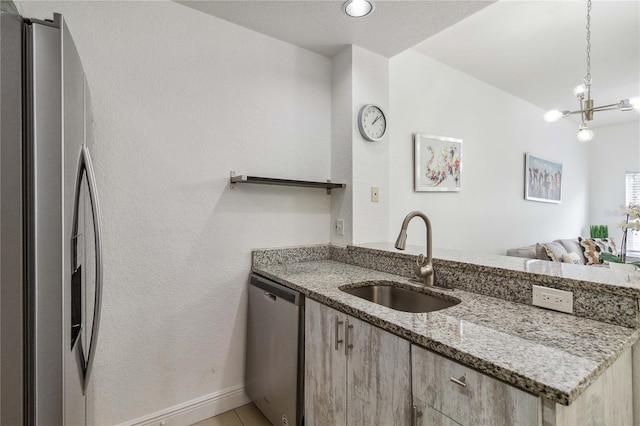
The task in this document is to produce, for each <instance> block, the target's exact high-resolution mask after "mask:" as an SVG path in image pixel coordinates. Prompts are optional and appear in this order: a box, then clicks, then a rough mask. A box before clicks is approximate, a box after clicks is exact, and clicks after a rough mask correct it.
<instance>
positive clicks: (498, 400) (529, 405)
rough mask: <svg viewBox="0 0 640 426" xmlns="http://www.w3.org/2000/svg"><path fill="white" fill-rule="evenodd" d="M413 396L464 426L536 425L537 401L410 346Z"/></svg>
mask: <svg viewBox="0 0 640 426" xmlns="http://www.w3.org/2000/svg"><path fill="white" fill-rule="evenodd" d="M411 358H412V364H413V372H412V376H413V380H412V383H413V384H412V386H413V395H414V397H415V398H418V399H420V400H422V401H424V402H425V403H426V404H427V405H428V406H430V407H433V408H434V409H436V410H437V411H440V412H441V413H443V414H444V415H446V416H447V417H450V418H451V419H453V420H455V421H456V422H458V423H460V424H462V425H480V424H487V425H488V424H509V425H531V424H537V421H538V420H537V419H538V398H537V397H535V396H533V395H531V394H529V393H527V392H524V391H521V390H519V389H516V388H515V387H513V386H510V385H508V384H506V383H503V382H501V381H500V380H496V379H493V378H491V377H489V376H486V375H484V374H482V373H479V372H477V371H475V370H472V369H470V368H468V367H465V366H463V365H461V364H458V363H457V362H454V361H451V360H449V359H447V358H445V357H442V356H440V355H437V354H435V353H434V352H431V351H428V350H426V349H423V348H421V347H418V346H415V345H412V346H411Z"/></svg>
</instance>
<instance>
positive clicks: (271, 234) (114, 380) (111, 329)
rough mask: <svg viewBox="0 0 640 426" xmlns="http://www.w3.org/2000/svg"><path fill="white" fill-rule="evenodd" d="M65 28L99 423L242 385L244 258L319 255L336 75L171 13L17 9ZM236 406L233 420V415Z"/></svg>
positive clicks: (174, 9) (72, 6)
mask: <svg viewBox="0 0 640 426" xmlns="http://www.w3.org/2000/svg"><path fill="white" fill-rule="evenodd" d="M18 7H19V9H20V11H21V13H22V14H23V15H24V16H26V17H35V18H51V17H52V13H53V12H61V13H63V14H64V16H65V19H66V21H67V23H68V26H69V28H70V30H71V33H72V34H73V36H74V39H75V41H76V44H77V46H78V50H79V52H80V56H81V58H82V61H83V63H84V66H85V70H86V73H87V79H88V82H89V85H90V87H91V90H92V96H93V104H94V111H95V134H96V138H97V140H96V145H95V147H94V150H93V154H94V155H93V156H94V161H95V168H96V173H97V175H98V176H97V177H98V179H97V186H98V190H99V196H100V202H101V204H102V213H103V224H102V226H103V233H104V236H105V238H104V255H105V264H104V270H105V276H104V278H105V289H104V307H103V310H102V315H103V320H102V323H101V330H100V332H101V334H100V340H99V344H98V352H97V358H96V365H95V369H94V389H93V392H94V394H95V398H94V401H95V407H94V409H93V413H92V414H93V418H94V422H95V424H98V425H109V424H116V423H119V422H123V421H127V420H131V419H136V418H140V417H141V416H145V415H147V414H149V413H153V412H156V411H158V410H162V409H166V408H167V407H171V406H174V405H176V404H181V403H184V402H188V401H191V400H194V399H198V398H202V397H203V396H207V395H212V394H216V393H219V392H223V391H225V390H228V389H235V388H238V387H241V386H242V385H243V382H244V378H243V367H244V337H245V315H246V286H247V276H248V273H249V267H250V251H249V250H250V249H251V248H254V247H266V246H284V245H298V244H316V243H327V242H328V240H329V233H328V230H329V216H330V197H328V196H327V195H326V194H325V192H324V191H323V190H320V189H300V188H286V187H269V186H250V185H245V186H242V185H239V186H238V187H237V189H236V190H234V191H231V190H229V187H228V179H229V171H230V170H235V171H237V172H238V173H239V174H249V175H258V176H259V175H266V176H273V177H283V178H294V179H296V178H297V179H310V180H323V181H324V180H326V179H328V178H330V177H331V173H330V139H331V61H330V60H329V59H327V58H325V57H322V56H319V55H317V54H314V53H311V52H309V51H306V50H303V49H300V48H297V47H294V46H292V45H289V44H286V43H283V42H280V41H277V40H275V39H272V38H269V37H266V36H262V35H260V34H258V33H255V32H252V31H249V30H246V29H243V28H241V27H238V26H235V25H232V24H230V23H228V22H225V21H222V20H219V19H216V18H213V17H211V16H208V15H205V14H202V13H200V12H197V11H195V10H193V9H190V8H187V7H184V6H181V5H179V4H176V3H172V2H168V1H166V2H165V1H163V2H157V1H156V2H60V3H58V2H48V1H47V2H31V1H28V2H20V3H18ZM229 408H231V407H229Z"/></svg>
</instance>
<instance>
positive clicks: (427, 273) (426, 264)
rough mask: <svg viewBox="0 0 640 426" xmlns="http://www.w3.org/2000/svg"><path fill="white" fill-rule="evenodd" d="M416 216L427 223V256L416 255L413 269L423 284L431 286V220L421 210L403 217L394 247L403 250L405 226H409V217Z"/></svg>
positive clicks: (432, 280)
mask: <svg viewBox="0 0 640 426" xmlns="http://www.w3.org/2000/svg"><path fill="white" fill-rule="evenodd" d="M416 216H418V217H421V218H422V220H424V223H425V225H427V257H426V259H425V256H424V255H423V254H419V255H418V258H417V259H416V267H415V269H414V271H415V273H416V275H417V276H418V277H419V278H422V280H423V282H424V285H425V286H427V287H432V286H433V285H434V281H435V272H434V270H433V256H432V254H431V222H430V221H429V218H428V217H427V215H425V214H424V213H422V212H418V211H414V212H411V213H409V214H408V215H407V217H405V218H404V221H402V228H401V229H400V235H398V239H397V240H396V248H397V249H398V250H404V249H405V248H406V246H407V226H409V222H411V219H413V218H414V217H416Z"/></svg>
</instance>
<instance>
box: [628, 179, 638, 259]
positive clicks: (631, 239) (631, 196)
mask: <svg viewBox="0 0 640 426" xmlns="http://www.w3.org/2000/svg"><path fill="white" fill-rule="evenodd" d="M629 204H640V172H627V183H626V205H627V206H628V205H629ZM627 253H628V254H630V255H631V256H634V257H640V232H633V231H629V232H628V234H627Z"/></svg>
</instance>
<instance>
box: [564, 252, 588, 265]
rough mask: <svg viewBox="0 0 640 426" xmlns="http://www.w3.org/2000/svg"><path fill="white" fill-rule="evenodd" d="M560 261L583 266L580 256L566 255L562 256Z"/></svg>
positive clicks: (575, 254)
mask: <svg viewBox="0 0 640 426" xmlns="http://www.w3.org/2000/svg"><path fill="white" fill-rule="evenodd" d="M562 261H563V262H564V263H573V264H576V265H584V263H583V262H582V259H580V255H579V254H577V253H567V254H563V255H562Z"/></svg>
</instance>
